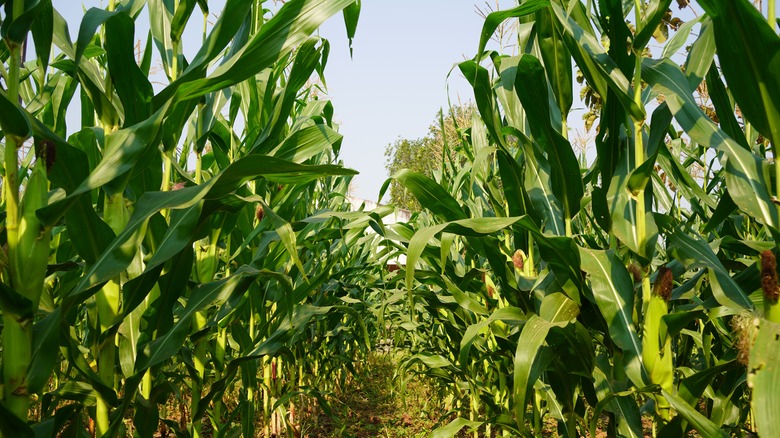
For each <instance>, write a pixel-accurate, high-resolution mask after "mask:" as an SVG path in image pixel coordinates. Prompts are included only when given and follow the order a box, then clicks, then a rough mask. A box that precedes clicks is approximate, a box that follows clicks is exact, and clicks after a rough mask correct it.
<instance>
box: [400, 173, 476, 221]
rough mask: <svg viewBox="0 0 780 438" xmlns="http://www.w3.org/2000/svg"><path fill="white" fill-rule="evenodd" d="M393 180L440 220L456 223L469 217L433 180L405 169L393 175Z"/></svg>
mask: <svg viewBox="0 0 780 438" xmlns="http://www.w3.org/2000/svg"><path fill="white" fill-rule="evenodd" d="M392 179H395V180H396V181H398V182H399V183H401V184H402V185H403V186H404V187H406V188H407V189H408V190H409V191H410V192H412V194H413V195H414V197H415V198H417V200H418V201H419V202H420V205H423V206H425V207H426V208H427V209H429V210H431V212H432V213H433V214H435V215H436V216H438V217H439V218H440V219H442V220H444V221H454V220H461V219H466V218H467V217H468V216H467V215H466V213H464V212H463V208H461V206H460V204H459V203H458V201H456V200H455V198H453V197H452V195H450V194H449V193H448V192H447V191H446V190H445V189H444V188H443V187H442V186H441V185H439V183H437V182H436V181H434V180H432V179H431V178H429V177H427V176H425V175H422V174H419V173H417V172H412V171H411V170H408V169H403V170H401V171H399V172H398V173H396V174H395V175H393V176H392Z"/></svg>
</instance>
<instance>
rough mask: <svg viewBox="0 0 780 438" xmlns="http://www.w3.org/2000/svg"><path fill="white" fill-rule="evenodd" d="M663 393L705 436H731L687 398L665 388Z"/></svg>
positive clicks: (678, 412)
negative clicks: (682, 397)
mask: <svg viewBox="0 0 780 438" xmlns="http://www.w3.org/2000/svg"><path fill="white" fill-rule="evenodd" d="M661 394H663V396H664V398H665V399H666V400H668V401H669V404H670V405H672V407H673V408H674V409H675V410H676V411H677V414H678V415H680V416H681V417H683V418H685V420H686V421H688V422H689V423H690V424H691V426H693V427H694V428H695V429H696V430H697V431H699V432H700V433H702V434H704V436H708V437H713V438H714V437H728V436H729V434H727V433H726V431H724V430H723V429H721V428H720V427H718V426H717V425H716V424H715V423H713V422H712V421H710V420H709V419H708V418H707V417H705V416H704V415H702V414H701V413H700V412H699V411H697V410H696V409H695V408H694V407H693V406H691V405H689V404H688V403H686V402H685V400H683V399H681V398H680V397H679V396H677V395H676V394H672V393H670V392H667V391H666V390H663V389H662V390H661ZM775 415H776V414H775Z"/></svg>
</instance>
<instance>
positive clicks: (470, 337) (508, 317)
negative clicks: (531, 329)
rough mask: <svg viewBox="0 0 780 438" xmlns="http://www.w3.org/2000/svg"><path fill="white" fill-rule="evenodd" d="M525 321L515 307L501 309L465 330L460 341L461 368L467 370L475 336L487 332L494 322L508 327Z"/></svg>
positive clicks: (522, 313)
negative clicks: (500, 322) (499, 322)
mask: <svg viewBox="0 0 780 438" xmlns="http://www.w3.org/2000/svg"><path fill="white" fill-rule="evenodd" d="M526 320H527V316H526V315H525V313H524V312H523V311H522V310H521V309H519V308H517V307H502V308H500V309H496V310H494V311H493V312H492V313H491V314H490V316H489V317H487V318H485V319H483V320H481V321H479V322H478V323H475V324H472V325H470V326H468V327H467V328H466V331H465V332H464V333H463V337H462V338H461V341H460V350H459V353H458V361H459V363H460V365H461V367H463V368H464V369H465V368H468V365H469V363H470V354H471V347H472V345H473V344H474V342H475V341H476V340H477V336H479V335H480V334H482V333H483V332H484V331H485V330H487V328H488V326H490V324H492V323H493V322H494V321H502V322H503V323H505V324H508V325H521V324H524V323H525V322H526Z"/></svg>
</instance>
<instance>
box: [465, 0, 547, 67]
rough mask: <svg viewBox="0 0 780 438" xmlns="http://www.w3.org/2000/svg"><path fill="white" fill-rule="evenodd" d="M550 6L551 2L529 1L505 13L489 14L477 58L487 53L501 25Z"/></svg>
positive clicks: (483, 27) (484, 25) (541, 0)
mask: <svg viewBox="0 0 780 438" xmlns="http://www.w3.org/2000/svg"><path fill="white" fill-rule="evenodd" d="M549 4H550V1H549V0H528V1H525V2H523V4H521V5H520V6H517V7H516V8H512V9H507V10H505V11H496V12H492V13H490V14H488V16H487V17H485V23H484V24H483V25H482V32H481V33H480V37H479V48H478V49H477V57H480V56H481V55H482V52H484V51H485V46H487V43H488V41H490V38H492V37H493V33H494V32H495V31H496V28H498V26H499V25H500V24H501V23H503V22H504V21H506V20H508V19H510V18H518V17H524V16H526V15H530V14H533V13H534V12H536V11H538V10H540V9H542V8H544V7H545V6H548V5H549Z"/></svg>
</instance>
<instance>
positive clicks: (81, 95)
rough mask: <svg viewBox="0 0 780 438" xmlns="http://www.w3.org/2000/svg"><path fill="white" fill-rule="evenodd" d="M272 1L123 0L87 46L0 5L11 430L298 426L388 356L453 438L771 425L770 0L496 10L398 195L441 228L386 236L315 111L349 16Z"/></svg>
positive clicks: (777, 332)
mask: <svg viewBox="0 0 780 438" xmlns="http://www.w3.org/2000/svg"><path fill="white" fill-rule="evenodd" d="M211 3H213V2H211ZM270 3H271V2H267V1H264V0H252V1H249V0H227V1H226V2H225V3H224V7H222V5H220V7H222V9H221V10H219V11H217V10H212V9H213V8H214V5H213V4H210V2H208V1H207V0H123V1H119V0H109V1H108V5H107V7H106V8H105V9H99V8H92V9H89V10H87V11H86V12H85V13H84V15H83V19H82V21H81V23H80V25H79V27H78V29H69V26H68V23H67V22H66V21H65V20H64V18H63V17H62V16H61V15H60V13H59V12H58V11H57V10H56V9H55V7H54V6H53V4H52V1H51V0H13V1H12V0H0V6H2V7H3V8H2V11H1V12H0V18H1V19H2V24H1V25H0V33H1V34H2V42H0V58H1V59H2V69H1V70H0V76H1V77H2V81H1V82H2V88H1V89H0V130H1V131H2V132H1V135H2V140H1V142H0V148H2V151H3V157H4V159H3V166H2V201H1V202H2V203H1V205H2V211H1V212H0V216H2V229H1V230H0V242H1V243H2V251H0V267H2V271H1V272H0V275H1V276H2V282H0V311H1V312H2V339H1V341H0V345H1V346H2V392H1V394H2V400H1V402H0V436H2V437H71V436H72V437H89V436H94V437H104V436H110V437H113V436H131V435H132V436H139V437H153V436H161V435H162V436H166V435H175V436H182V437H201V436H224V437H232V436H246V437H254V436H263V437H270V436H288V437H297V436H305V435H307V431H306V429H305V427H304V426H305V424H306V422H307V421H314V420H316V418H317V417H318V416H319V415H328V414H329V413H330V407H329V404H330V402H331V401H332V399H333V395H334V394H336V393H337V392H338V391H342V390H345V389H348V385H349V378H350V376H351V375H354V374H355V371H356V369H358V368H360V367H361V366H362V364H363V363H364V362H365V361H366V359H367V357H368V356H369V354H373V353H371V351H372V350H373V349H374V346H375V345H376V344H377V343H378V342H381V343H382V345H383V346H384V347H386V348H390V347H389V346H387V344H386V343H385V342H386V340H387V339H388V338H390V339H392V344H393V347H392V348H393V350H394V351H395V352H397V353H398V354H399V355H400V357H401V360H400V362H399V364H398V369H397V370H396V382H397V383H398V386H399V397H402V396H403V390H404V386H405V384H406V382H407V381H408V379H410V378H412V377H414V376H417V377H422V378H424V379H425V381H426V382H428V383H429V384H430V385H431V386H432V387H433V388H434V390H435V392H436V394H437V399H436V400H435V402H436V403H438V405H439V406H440V407H441V409H439V410H438V411H437V412H436V415H438V416H439V418H438V425H439V427H437V428H436V429H434V430H432V431H431V435H432V436H435V437H448V436H474V437H478V436H528V437H531V436H562V437H579V436H591V437H595V436H610V437H619V436H621V437H622V436H625V437H642V436H659V437H667V436H668V437H677V436H685V435H686V434H688V433H691V432H692V433H694V434H696V435H695V436H702V437H717V436H726V437H729V436H739V437H751V436H761V437H772V436H776V434H777V433H778V432H777V431H778V430H780V415H778V413H780V396H779V395H778V394H780V368H779V367H780V307H779V306H778V298H779V297H780V285H779V284H778V268H777V256H778V254H780V247H779V246H778V243H777V242H780V200H778V198H780V166H778V165H776V163H775V160H774V157H775V156H776V155H777V154H778V150H777V147H778V145H780V37H778V34H777V29H778V25H780V21H779V20H777V18H776V15H775V1H774V0H767V1H765V2H762V3H763V4H761V5H759V6H758V7H757V6H756V5H754V4H752V3H750V2H748V1H747V0H699V1H698V3H697V4H696V5H695V6H696V7H697V8H699V9H701V10H703V11H704V12H705V13H704V14H700V15H698V16H695V17H694V18H692V19H690V20H688V21H686V22H682V21H681V20H679V19H677V20H674V19H673V17H672V13H671V8H683V7H686V6H688V2H687V1H683V0H678V1H677V2H675V3H676V4H675V5H672V1H671V0H650V1H648V2H644V1H639V0H636V1H634V2H631V1H626V0H599V1H597V2H594V1H591V0H571V1H568V0H567V1H562V0H524V1H518V3H517V6H516V7H514V8H511V9H508V10H501V11H496V12H493V13H490V14H486V16H485V19H484V27H483V31H482V33H481V35H475V36H474V41H475V43H478V50H477V52H476V54H475V55H474V57H473V58H472V59H469V60H466V61H463V62H460V63H459V64H458V65H457V71H456V73H458V74H460V75H462V76H463V77H464V78H465V79H466V80H467V81H468V83H469V84H470V85H471V87H472V88H473V101H474V103H475V105H476V108H477V112H476V113H475V114H474V116H473V118H472V120H471V121H470V124H466V125H465V126H457V127H456V128H457V129H456V131H457V141H455V142H447V141H446V140H445V142H444V150H443V151H442V153H441V157H442V158H441V159H442V162H441V163H440V166H439V167H438V168H437V170H436V171H435V172H434V173H433V176H432V177H429V176H425V175H421V174H418V173H415V172H412V171H409V170H402V171H400V172H398V173H396V174H395V175H392V176H391V177H390V178H389V179H388V180H387V181H386V182H385V185H384V187H383V190H382V192H383V193H384V192H385V191H386V190H387V189H388V187H389V186H390V184H399V185H401V186H403V187H404V188H405V189H406V190H408V191H409V192H410V193H411V194H412V195H413V196H414V197H415V198H416V199H417V201H419V204H420V205H421V206H422V207H423V208H422V210H421V211H419V212H415V213H414V214H413V215H412V217H411V219H410V220H409V221H407V222H403V223H393V224H391V223H389V221H387V220H386V219H387V218H388V217H389V216H390V215H392V213H393V212H394V208H393V206H380V207H377V208H376V209H373V210H366V209H365V208H363V209H359V210H358V211H353V209H352V207H351V205H350V202H349V201H348V199H347V197H346V195H347V193H348V188H349V184H350V181H351V177H352V176H353V175H354V174H355V173H356V172H354V171H353V170H350V169H348V168H346V167H344V166H343V165H342V162H341V155H340V152H341V143H342V136H341V135H340V134H339V133H338V125H337V124H336V123H334V112H335V111H336V110H335V109H334V107H333V105H332V104H331V103H330V102H329V101H328V100H326V99H323V98H322V91H323V89H324V84H325V80H324V70H325V67H326V64H327V60H328V54H329V51H330V46H329V43H328V41H327V40H324V39H322V38H321V37H319V36H317V29H318V28H319V26H320V25H321V24H322V23H323V22H324V21H325V20H327V19H329V18H330V17H332V16H337V17H336V19H341V20H343V22H344V28H345V32H346V34H347V36H348V38H349V39H350V41H351V39H352V38H354V37H355V35H356V29H357V28H358V21H359V20H358V18H359V15H360V10H361V2H360V1H355V0H289V1H286V2H282V3H283V5H281V7H278V6H276V5H274V6H273V7H272V5H270ZM210 7H211V8H212V9H210ZM196 12H199V13H196ZM210 17H212V18H213V17H216V18H213V19H210ZM141 20H147V21H148V23H149V27H150V31H149V33H148V35H143V34H140V35H139V34H138V32H137V31H136V23H138V22H140V21H141ZM508 22H514V23H515V24H516V27H515V29H516V36H517V42H516V46H515V51H514V52H513V53H512V54H503V53H500V52H498V51H494V50H489V49H487V48H488V47H489V40H490V38H491V37H492V35H493V34H494V32H496V30H497V29H498V28H499V27H500V26H502V25H503V24H504V23H508ZM187 26H190V27H196V28H198V29H201V28H202V39H201V40H200V41H190V40H186V41H185V38H183V34H184V29H185V27H187ZM73 36H75V38H73ZM138 41H140V44H137V42H138ZM651 41H653V42H654V43H653V44H652V45H653V46H656V47H653V48H652V49H651V47H650V46H651V44H650V43H651ZM659 45H660V46H659ZM185 46H186V47H188V48H191V49H192V50H193V53H196V54H195V55H194V57H191V59H188V58H187V57H186V56H185V55H184V53H185V50H184V47H185ZM658 47H661V48H660V49H658ZM464 49H465V48H464ZM680 53H682V54H683V57H684V62H683V63H682V65H680V64H679V62H678V61H676V60H674V59H673V58H675V55H678V56H679V54H680ZM356 56H357V55H356ZM153 59H159V60H160V62H161V69H162V73H163V74H164V77H165V79H164V81H165V83H163V84H158V83H156V81H152V69H153V66H152V64H153ZM675 59H677V58H675ZM576 83H579V84H581V87H582V88H581V89H580V90H578V89H577V88H576V85H575V84H576ZM577 91H580V94H581V95H580V98H579V100H580V101H583V102H585V105H587V107H588V110H589V112H588V114H586V119H587V120H586V123H587V124H588V126H590V125H592V126H593V128H592V129H594V130H595V132H596V133H597V135H596V138H595V154H590V155H588V154H586V153H585V152H584V151H582V150H581V149H580V147H579V146H577V145H575V144H574V142H573V141H570V139H569V135H570V131H571V129H570V128H569V126H570V125H571V124H574V123H573V122H576V121H574V120H573V117H572V116H571V112H572V107H573V105H574V104H575V103H576V102H577V100H578V99H577V97H576V95H575V94H576V93H577ZM371 104H372V103H371V102H367V103H366V105H368V106H370V105H371ZM411 104H412V103H411V102H410V105H411ZM68 113H70V114H71V117H70V118H69V117H66V114H68ZM73 114H78V115H79V118H78V119H73V118H72V115H73ZM73 120H79V122H80V125H79V126H73ZM345 123H349V121H345ZM442 131H443V127H442ZM381 197H382V194H380V198H381ZM404 258H405V263H404V264H403V265H402V266H401V267H400V269H399V270H393V271H392V272H391V271H390V270H388V269H387V264H388V262H391V261H396V260H403V259H404ZM550 425H552V426H550Z"/></svg>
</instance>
